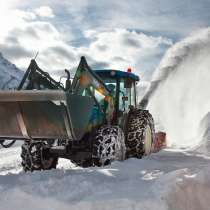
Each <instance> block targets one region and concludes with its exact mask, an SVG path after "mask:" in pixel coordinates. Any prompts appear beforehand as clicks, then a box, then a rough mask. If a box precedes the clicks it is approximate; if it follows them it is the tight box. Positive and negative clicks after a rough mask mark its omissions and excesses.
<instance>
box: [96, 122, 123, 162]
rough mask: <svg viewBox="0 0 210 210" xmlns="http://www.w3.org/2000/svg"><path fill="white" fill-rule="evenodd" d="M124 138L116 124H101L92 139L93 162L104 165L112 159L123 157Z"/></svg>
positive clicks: (121, 158)
mask: <svg viewBox="0 0 210 210" xmlns="http://www.w3.org/2000/svg"><path fill="white" fill-rule="evenodd" d="M125 153H126V148H125V140H124V133H123V131H122V129H121V128H120V127H118V126H103V127H101V128H100V129H99V130H98V131H97V132H96V134H95V137H94V139H93V164H94V165H96V166H105V165H108V164H110V163H111V162H113V161H114V160H124V159H125Z"/></svg>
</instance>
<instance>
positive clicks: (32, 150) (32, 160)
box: [21, 142, 58, 172]
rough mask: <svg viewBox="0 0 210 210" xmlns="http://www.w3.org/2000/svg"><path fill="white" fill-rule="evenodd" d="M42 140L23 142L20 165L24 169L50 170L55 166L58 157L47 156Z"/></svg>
mask: <svg viewBox="0 0 210 210" xmlns="http://www.w3.org/2000/svg"><path fill="white" fill-rule="evenodd" d="M46 145H47V144H46V143H44V142H32V143H29V142H25V143H24V144H23V145H22V147H21V149H22V151H21V158H22V167H23V169H24V171H25V172H26V171H31V172H32V171H34V170H50V169H52V168H56V165H57V163H58V158H54V157H48V154H47V152H46V150H44V148H45V147H46Z"/></svg>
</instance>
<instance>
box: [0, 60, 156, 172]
mask: <svg viewBox="0 0 210 210" xmlns="http://www.w3.org/2000/svg"><path fill="white" fill-rule="evenodd" d="M66 72H67V80H66V85H65V86H64V85H63V84H61V83H59V82H56V81H55V80H54V79H53V78H51V77H50V76H49V74H48V73H46V72H44V71H42V70H41V69H40V68H39V67H38V65H37V63H36V61H35V60H32V61H31V64H30V65H29V67H28V70H27V71H26V73H25V75H24V77H23V79H22V81H21V83H20V85H19V87H18V89H17V90H9V91H0V124H1V126H0V138H1V142H0V143H1V144H2V146H4V147H9V146H11V145H12V144H13V143H14V141H15V140H21V141H24V143H23V145H22V151H21V158H22V166H23V169H24V170H25V171H33V170H47V169H51V168H55V167H56V165H57V162H58V158H60V157H61V158H67V159H70V160H71V161H72V162H74V163H75V164H77V165H79V166H83V167H88V166H94V165H96V166H103V165H107V164H110V163H111V162H112V161H114V160H124V159H125V158H129V157H137V158H141V157H142V156H144V155H148V154H150V153H151V152H152V150H153V145H154V141H155V133H154V123H153V118H152V116H151V114H150V113H149V112H148V111H147V110H143V109H140V108H139V107H138V106H137V100H136V83H137V82H138V81H139V77H138V76H136V75H135V74H133V73H132V72H131V71H130V70H129V71H128V72H123V71H118V70H95V71H93V70H92V69H91V68H90V67H89V66H88V64H87V62H86V60H85V58H84V57H82V58H81V61H80V64H79V66H78V68H77V71H76V73H75V76H74V79H73V80H72V81H71V80H70V74H69V72H68V71H66ZM9 140H10V141H9ZM7 141H9V143H7Z"/></svg>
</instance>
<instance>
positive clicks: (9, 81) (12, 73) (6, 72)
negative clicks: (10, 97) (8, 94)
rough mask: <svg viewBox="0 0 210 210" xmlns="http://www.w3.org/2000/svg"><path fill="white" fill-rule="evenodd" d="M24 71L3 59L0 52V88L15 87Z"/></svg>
mask: <svg viewBox="0 0 210 210" xmlns="http://www.w3.org/2000/svg"><path fill="white" fill-rule="evenodd" d="M23 74H24V72H23V71H21V70H20V69H18V68H17V67H16V66H15V65H14V64H12V63H11V62H9V61H8V60H7V59H5V58H4V57H3V55H2V53H0V89H15V88H16V87H17V86H18V85H19V83H20V80H21V79H22V77H23Z"/></svg>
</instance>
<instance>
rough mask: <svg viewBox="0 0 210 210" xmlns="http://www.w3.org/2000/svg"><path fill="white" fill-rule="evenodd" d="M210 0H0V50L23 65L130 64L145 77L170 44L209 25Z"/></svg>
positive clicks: (53, 67) (52, 67)
mask: <svg viewBox="0 0 210 210" xmlns="http://www.w3.org/2000/svg"><path fill="white" fill-rule="evenodd" d="M209 11H210V0H199V1H198V0H197V1H196V0H177V1H172V0H130V1H125V0H115V1H114V0H112V1H111V0H36V1H35V0H34V1H33V0H30V1H28V0H7V1H5V2H1V3H0V25H1V29H0V30H1V31H0V32H1V33H0V51H1V52H2V53H3V54H4V56H5V57H6V58H8V59H9V60H11V61H12V62H14V63H15V64H16V65H17V66H19V67H20V68H23V69H25V68H26V67H27V65H28V63H29V61H30V59H31V58H32V57H34V55H35V54H36V52H37V51H39V56H38V59H37V61H38V63H39V65H40V67H41V68H43V69H45V70H48V71H51V72H54V73H55V72H56V73H57V72H59V71H57V70H59V69H64V68H69V69H71V68H75V66H76V65H77V64H78V62H79V58H80V56H82V55H85V56H86V57H87V59H88V61H89V63H90V65H91V66H93V67H94V68H116V69H125V70H126V69H127V67H129V66H131V67H132V68H133V69H134V70H135V71H137V72H138V73H139V74H140V75H141V76H142V77H143V79H144V80H149V79H150V77H151V74H152V72H153V71H154V69H155V68H156V67H157V65H158V64H159V62H160V60H161V58H162V56H163V55H164V53H165V51H166V50H167V49H168V48H169V47H170V46H171V45H173V43H175V42H177V41H179V40H180V39H182V38H184V37H186V36H188V35H189V34H191V33H195V32H196V31H197V30H199V29H200V28H204V27H208V26H209V24H210V12H209Z"/></svg>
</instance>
